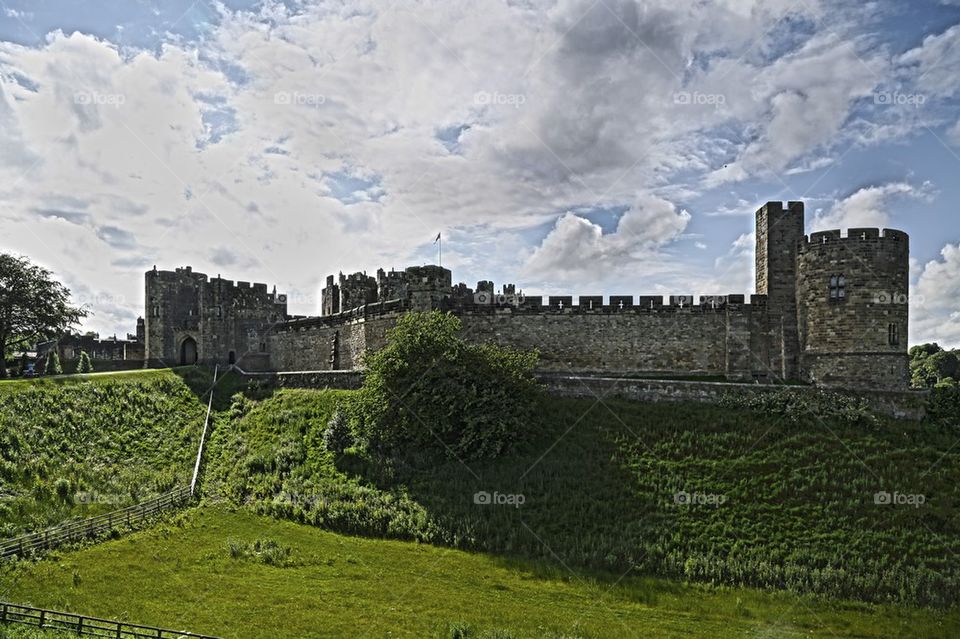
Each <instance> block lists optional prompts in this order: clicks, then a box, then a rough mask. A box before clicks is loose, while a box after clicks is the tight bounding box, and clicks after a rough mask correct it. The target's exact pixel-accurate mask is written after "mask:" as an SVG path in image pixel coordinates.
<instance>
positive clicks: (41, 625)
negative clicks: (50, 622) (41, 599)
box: [40, 610, 47, 628]
mask: <svg viewBox="0 0 960 639" xmlns="http://www.w3.org/2000/svg"><path fill="white" fill-rule="evenodd" d="M46 614H47V611H46V610H41V611H40V627H41V628H43V622H44V617H46Z"/></svg>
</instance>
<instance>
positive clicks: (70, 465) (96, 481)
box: [0, 369, 210, 537]
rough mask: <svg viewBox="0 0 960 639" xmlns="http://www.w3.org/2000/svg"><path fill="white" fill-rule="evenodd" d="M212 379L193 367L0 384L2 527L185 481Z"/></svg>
mask: <svg viewBox="0 0 960 639" xmlns="http://www.w3.org/2000/svg"><path fill="white" fill-rule="evenodd" d="M209 382H210V375H209V373H208V372H206V371H201V370H197V369H191V370H182V371H170V370H163V371H160V370H154V371H135V372H130V371H127V372H120V373H94V374H91V375H77V376H62V377H50V378H39V379H35V380H16V381H6V382H3V383H2V384H0V537H10V536H14V535H17V534H19V533H22V532H26V531H30V530H36V529H40V528H44V527H46V526H49V525H51V524H54V523H58V522H60V521H63V520H64V519H67V518H70V517H88V516H91V515H95V514H98V513H100V512H105V511H107V510H114V509H116V508H120V507H123V506H126V505H129V504H132V503H136V502H137V501H141V500H143V499H145V498H148V497H150V496H153V495H156V494H158V493H161V492H163V491H166V490H169V489H171V488H173V487H174V486H176V485H182V484H184V483H186V482H188V481H189V478H190V474H191V472H192V470H193V463H192V462H193V459H194V457H195V456H196V446H197V443H198V442H199V439H200V429H201V427H202V424H203V418H204V413H205V408H206V407H205V405H204V404H203V402H202V401H201V399H200V397H199V394H200V393H202V391H201V390H200V389H205V388H206V387H207V386H209Z"/></svg>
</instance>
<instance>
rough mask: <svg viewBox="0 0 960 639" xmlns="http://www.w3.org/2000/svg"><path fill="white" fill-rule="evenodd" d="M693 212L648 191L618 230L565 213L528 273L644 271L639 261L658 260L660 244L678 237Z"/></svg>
mask: <svg viewBox="0 0 960 639" xmlns="http://www.w3.org/2000/svg"><path fill="white" fill-rule="evenodd" d="M690 218H691V216H690V214H689V213H688V212H687V211H683V210H681V211H678V210H677V208H676V207H675V206H674V205H673V204H672V203H670V202H668V201H666V200H664V199H662V198H658V197H655V196H652V195H648V194H641V195H638V196H637V197H636V199H635V201H634V204H633V206H631V207H630V208H629V209H628V210H627V211H626V212H624V213H623V215H622V216H621V217H620V220H619V221H618V223H617V227H616V230H614V231H613V232H612V233H603V230H602V229H601V227H600V226H599V225H597V224H594V223H593V222H591V221H589V220H588V219H586V218H584V217H581V216H579V215H576V214H574V213H569V212H568V213H565V214H563V215H562V216H561V217H560V218H559V219H558V220H557V222H556V225H555V226H554V228H553V229H552V230H551V231H550V232H549V233H548V234H547V236H546V237H545V238H544V239H543V241H542V242H541V244H540V246H538V247H537V249H536V250H535V251H534V252H533V254H532V255H531V256H530V259H529V260H528V262H527V264H526V268H525V274H526V275H527V276H528V277H531V278H534V279H549V278H550V277H563V278H569V276H570V275H571V274H579V275H582V276H586V277H593V276H594V275H593V274H595V273H601V274H606V275H608V276H610V275H614V274H623V273H626V272H638V267H640V266H642V265H646V266H650V265H652V264H653V263H655V262H656V261H658V258H659V255H658V251H659V249H660V247H662V246H663V245H665V244H667V243H669V242H671V241H673V240H675V239H677V237H679V235H680V234H681V233H683V231H684V230H685V229H686V227H687V224H689V222H690ZM598 279H601V280H602V279H607V280H608V281H611V280H614V278H613V277H607V278H598Z"/></svg>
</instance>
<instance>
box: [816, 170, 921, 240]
mask: <svg viewBox="0 0 960 639" xmlns="http://www.w3.org/2000/svg"><path fill="white" fill-rule="evenodd" d="M929 192H930V185H929V184H924V185H922V186H921V187H919V188H918V187H915V186H913V185H912V184H908V183H906V182H891V183H888V184H882V185H878V186H867V187H864V188H862V189H859V190H858V191H855V192H854V193H852V194H850V195H848V196H847V197H845V198H843V199H842V200H838V201H837V202H835V203H834V204H833V206H832V207H831V208H830V210H829V211H826V212H818V213H817V214H816V215H815V216H814V217H813V218H812V219H811V220H810V222H809V226H810V229H811V230H813V231H823V230H832V229H847V228H851V227H868V228H873V227H876V228H880V227H886V226H889V225H890V219H891V211H890V207H891V206H892V204H893V203H894V202H895V201H896V200H897V198H903V197H913V198H927V197H929Z"/></svg>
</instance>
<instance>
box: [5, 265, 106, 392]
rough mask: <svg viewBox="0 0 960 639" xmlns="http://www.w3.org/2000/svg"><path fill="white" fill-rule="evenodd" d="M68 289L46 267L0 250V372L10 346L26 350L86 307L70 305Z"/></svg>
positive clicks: (64, 327)
mask: <svg viewBox="0 0 960 639" xmlns="http://www.w3.org/2000/svg"><path fill="white" fill-rule="evenodd" d="M69 301H70V291H69V289H67V288H66V287H65V286H63V284H61V283H60V282H57V281H56V280H54V279H53V277H52V273H51V272H50V271H48V270H47V269H45V268H42V267H40V266H37V265H35V264H31V263H30V260H28V259H27V258H25V257H15V256H13V255H10V254H7V253H0V348H2V349H3V353H2V355H3V357H2V358H0V376H5V375H6V366H4V365H3V364H2V362H3V361H5V360H6V356H7V354H8V353H9V352H11V351H13V350H18V349H19V350H26V348H27V347H30V346H32V345H33V344H35V343H36V342H37V341H42V340H47V339H54V338H56V337H57V336H59V335H60V334H62V333H64V332H65V331H66V330H67V329H69V328H70V327H71V326H72V325H74V324H76V323H77V322H78V321H79V320H80V319H81V318H83V317H86V315H87V311H86V310H85V309H83V308H76V307H73V306H71V305H70V303H69Z"/></svg>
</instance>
